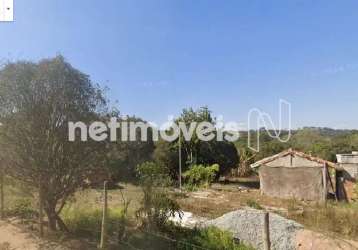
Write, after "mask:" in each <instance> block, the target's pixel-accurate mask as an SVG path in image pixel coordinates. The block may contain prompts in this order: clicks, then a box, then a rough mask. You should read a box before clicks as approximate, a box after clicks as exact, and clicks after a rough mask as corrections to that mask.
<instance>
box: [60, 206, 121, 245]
mask: <svg viewBox="0 0 358 250" xmlns="http://www.w3.org/2000/svg"><path fill="white" fill-rule="evenodd" d="M61 216H62V218H63V221H64V223H65V224H66V226H67V227H68V229H69V230H70V231H71V232H72V233H74V234H76V235H80V236H86V237H88V236H89V237H97V238H99V237H100V231H101V225H102V210H101V209H99V208H89V207H82V208H79V207H66V208H64V209H63V211H62V214H61ZM124 223H126V218H125V213H124V211H123V209H122V208H121V209H109V210H108V217H107V225H108V226H107V232H108V233H109V234H114V233H116V232H118V230H119V229H120V228H121V225H122V224H124Z"/></svg>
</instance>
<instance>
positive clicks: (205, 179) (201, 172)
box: [183, 164, 219, 188]
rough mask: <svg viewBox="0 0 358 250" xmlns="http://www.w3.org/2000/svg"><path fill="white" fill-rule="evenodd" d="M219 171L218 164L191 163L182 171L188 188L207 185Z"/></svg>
mask: <svg viewBox="0 0 358 250" xmlns="http://www.w3.org/2000/svg"><path fill="white" fill-rule="evenodd" d="M218 172H219V165H218V164H213V165H211V166H204V165H201V164H200V165H193V166H191V167H190V168H189V170H187V171H186V172H184V173H183V177H184V179H185V182H186V185H187V186H188V187H190V188H194V187H206V188H207V187H209V186H210V184H211V183H212V182H213V181H214V179H215V177H216V175H217V174H218Z"/></svg>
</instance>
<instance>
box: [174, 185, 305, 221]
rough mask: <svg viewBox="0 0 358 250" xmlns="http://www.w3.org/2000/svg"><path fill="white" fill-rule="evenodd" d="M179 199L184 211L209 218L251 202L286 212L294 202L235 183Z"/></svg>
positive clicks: (216, 186)
mask: <svg viewBox="0 0 358 250" xmlns="http://www.w3.org/2000/svg"><path fill="white" fill-rule="evenodd" d="M177 200H178V202H179V204H180V205H181V208H182V209H183V210H184V211H190V212H192V213H194V214H196V215H199V216H204V217H208V218H217V217H219V216H221V215H223V214H225V213H227V212H230V211H233V210H237V209H240V208H242V207H246V206H248V205H249V204H251V206H252V205H253V206H255V205H259V206H263V207H264V208H265V209H267V210H270V211H276V212H285V211H287V210H288V209H289V207H290V206H292V202H294V201H291V200H285V199H277V198H270V197H267V196H263V195H261V194H260V190H259V189H254V188H249V187H245V186H238V185H235V184H233V185H230V184H228V185H220V184H214V185H213V186H212V187H211V188H210V189H206V190H199V191H196V192H190V193H187V194H186V195H183V196H182V197H181V198H179V199H177ZM295 205H299V204H295Z"/></svg>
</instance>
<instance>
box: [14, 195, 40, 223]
mask: <svg viewBox="0 0 358 250" xmlns="http://www.w3.org/2000/svg"><path fill="white" fill-rule="evenodd" d="M7 213H8V214H9V215H11V216H18V217H20V218H23V219H32V218H35V217H37V216H38V212H37V211H36V209H35V208H34V207H33V205H32V202H31V200H30V199H28V198H21V199H17V200H15V201H14V204H13V205H12V207H11V208H10V210H9V211H8V212H7Z"/></svg>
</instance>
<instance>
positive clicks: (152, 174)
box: [136, 162, 182, 228]
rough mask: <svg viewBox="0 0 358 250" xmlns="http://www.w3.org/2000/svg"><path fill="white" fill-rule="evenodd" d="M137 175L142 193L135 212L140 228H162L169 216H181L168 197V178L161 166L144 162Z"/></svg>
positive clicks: (172, 200) (138, 168)
mask: <svg viewBox="0 0 358 250" xmlns="http://www.w3.org/2000/svg"><path fill="white" fill-rule="evenodd" d="M137 174H138V177H139V180H140V185H141V187H142V191H143V200H142V202H141V207H140V208H139V209H138V210H137V212H136V216H137V218H138V219H139V220H140V221H141V226H143V227H146V228H153V227H156V228H162V227H163V226H164V225H165V224H166V223H167V221H168V218H169V217H170V216H175V214H176V213H178V214H179V215H181V213H182V212H181V210H180V207H179V205H178V203H177V202H176V201H175V200H174V199H172V198H171V197H170V195H169V192H168V189H167V187H168V185H169V184H170V177H169V175H168V172H167V170H166V169H165V168H164V167H163V166H160V165H158V164H156V163H154V162H145V163H143V164H141V165H139V166H138V167H137Z"/></svg>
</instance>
